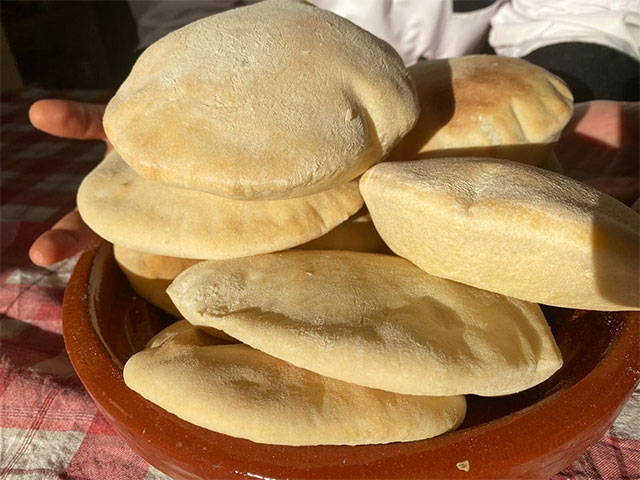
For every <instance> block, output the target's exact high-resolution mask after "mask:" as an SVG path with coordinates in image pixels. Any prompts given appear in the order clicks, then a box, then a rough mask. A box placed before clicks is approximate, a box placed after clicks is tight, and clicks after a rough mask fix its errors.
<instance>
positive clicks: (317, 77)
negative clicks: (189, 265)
mask: <svg viewBox="0 0 640 480" xmlns="http://www.w3.org/2000/svg"><path fill="white" fill-rule="evenodd" d="M417 117H418V105H417V99H416V94H415V87H414V86H413V82H412V81H411V79H410V78H409V74H408V72H407V70H406V69H405V68H404V65H403V63H402V59H401V58H400V56H399V55H398V54H397V53H396V52H395V51H394V50H393V49H392V48H391V47H390V46H389V45H388V44H386V43H385V42H384V41H382V40H380V39H378V38H376V37H374V36H373V35H371V34H370V33H368V32H366V31H364V30H362V29H361V28H359V27H357V26H356V25H354V24H352V23H351V22H349V21H348V20H346V19H344V18H341V17H339V16H337V15H335V14H333V13H331V12H328V11H325V10H321V9H319V8H315V7H313V6H312V5H309V4H308V3H306V2H304V1H302V0H299V1H292V0H269V1H264V2H260V3H259V4H257V5H253V6H249V7H245V8H237V9H233V10H230V11H228V12H224V13H221V14H217V15H214V16H211V17H208V18H204V19H202V20H199V21H197V22H194V23H192V24H190V25H187V26H186V27H184V28H181V29H179V30H176V31H174V32H172V33H170V34H169V35H167V36H166V37H164V38H162V39H160V40H159V41H157V42H156V43H154V44H153V45H151V46H150V47H149V48H147V49H146V50H145V51H144V53H142V55H141V56H140V58H139V59H138V61H137V62H136V64H135V65H134V67H133V70H132V71H131V73H130V75H129V77H128V78H127V79H126V80H125V82H124V83H123V84H122V86H121V87H120V89H119V90H118V92H117V93H116V95H115V96H114V97H113V99H112V100H111V101H110V102H109V105H108V106H107V110H106V112H105V115H104V128H105V131H106V133H107V136H108V137H109V140H110V141H111V143H112V144H113V145H114V147H115V149H116V150H118V152H120V154H121V155H122V157H123V158H124V159H125V161H126V162H127V163H128V164H129V165H130V166H131V167H132V168H133V169H134V170H135V171H136V172H137V173H138V174H140V175H142V176H144V177H146V178H148V179H151V180H155V181H158V182H162V183H165V184H167V185H173V186H178V187H182V188H187V189H195V190H201V191H205V192H210V193H214V194H217V195H221V196H225V197H229V198H235V199H241V200H246V199H253V200H256V199H282V198H293V197H300V196H305V195H310V194H313V193H317V192H321V191H324V190H328V189H331V188H336V187H338V186H340V185H342V184H344V183H346V182H348V181H350V180H353V179H354V178H356V177H357V176H359V175H360V174H361V173H362V172H364V171H365V170H366V169H367V168H368V167H370V166H371V165H373V164H375V163H377V162H379V161H381V160H382V159H383V157H385V156H386V155H387V154H388V153H389V151H390V150H391V148H393V147H394V146H395V144H396V143H397V142H398V141H399V140H400V138H402V136H403V135H404V134H406V132H408V131H409V130H410V129H411V127H412V126H413V124H414V123H415V121H416V119H417Z"/></svg>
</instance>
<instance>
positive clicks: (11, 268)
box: [0, 90, 640, 480]
mask: <svg viewBox="0 0 640 480" xmlns="http://www.w3.org/2000/svg"><path fill="white" fill-rule="evenodd" d="M47 97H49V98H50V97H58V98H68V99H73V100H83V101H92V102H100V101H104V100H106V99H107V98H108V94H107V93H106V92H87V91H84V92H44V91H40V90H26V91H22V92H18V93H13V94H3V95H2V98H1V101H2V104H1V109H0V113H1V137H0V141H1V151H0V154H1V162H2V163H1V165H2V170H1V175H0V180H1V183H2V189H1V197H0V201H1V205H2V207H1V208H2V210H1V221H2V223H1V234H2V240H1V244H0V245H1V265H2V267H1V272H0V288H1V293H0V314H1V315H2V317H1V320H0V480H3V479H34V480H35V479H38V480H40V479H66V480H76V479H78V480H79V479H114V480H115V479H128V480H129V479H130V480H137V479H146V480H151V479H166V478H168V477H166V476H165V475H163V474H162V473H160V472H158V471H157V470H155V469H154V468H153V467H150V466H149V465H148V464H147V463H146V462H145V461H144V460H142V459H141V458H140V457H138V456H137V455H136V454H135V453H134V452H133V451H132V450H131V449H130V448H129V447H128V446H127V445H126V444H125V443H124V442H123V441H122V440H121V439H120V438H119V437H118V436H117V435H116V434H115V432H114V431H113V429H112V428H111V427H110V426H109V424H108V423H107V422H106V420H105V419H104V417H103V416H102V415H101V414H100V413H99V412H98V411H97V409H96V407H95V405H94V404H93V401H92V400H91V398H90V397H89V395H88V394H87V393H86V392H85V390H84V388H83V386H82V384H81V383H80V380H79V379H78V378H77V376H76V375H75V373H74V371H73V369H72V367H71V363H70V362H69V358H68V356H67V353H66V351H65V348H64V342H63V339H62V297H63V293H64V287H65V285H66V282H67V280H68V279H69V275H70V274H71V271H72V269H73V267H74V265H75V262H76V260H77V258H73V259H69V260H65V261H62V262H60V263H59V264H57V265H54V266H52V267H50V268H39V267H36V266H34V265H33V264H31V263H30V261H29V259H28V256H27V252H28V249H29V246H30V245H31V243H32V242H33V240H35V238H36V237H37V236H38V235H39V234H40V233H42V232H44V231H45V230H46V229H47V228H49V227H50V226H51V225H53V223H55V221H56V220H57V219H59V218H60V217H61V216H62V215H63V214H64V213H66V212H68V211H70V210H71V209H72V208H73V206H74V204H75V191H76V189H77V187H78V185H79V183H80V180H81V179H82V177H83V176H84V175H86V174H87V173H88V172H89V171H90V170H91V169H92V168H93V167H94V166H95V165H96V164H97V163H98V161H99V160H100V159H101V157H102V154H103V153H104V145H103V144H101V143H100V142H84V141H75V140H62V139H57V138H54V137H51V136H49V135H46V134H44V133H40V132H38V131H36V130H35V129H33V128H32V127H31V126H30V125H29V121H28V118H27V111H28V107H29V105H30V104H31V103H32V102H33V101H35V100H38V99H40V98H47ZM553 478H554V480H560V479H580V480H583V479H611V480H614V479H615V480H621V479H629V480H631V479H640V390H637V391H636V392H635V393H634V395H633V396H632V398H631V399H630V401H629V402H628V403H627V405H626V407H625V409H624V410H623V411H622V413H621V415H620V416H619V417H618V419H617V420H616V422H615V424H614V425H613V427H612V428H611V429H610V430H609V432H607V434H606V435H605V436H604V437H603V438H602V439H601V440H600V441H599V442H598V443H597V444H596V445H595V446H593V447H592V448H591V449H589V450H588V451H587V452H586V453H585V454H584V455H583V456H582V458H581V459H580V460H579V461H577V462H575V463H574V464H573V465H571V467H569V468H567V469H566V470H564V471H563V472H560V473H558V474H557V475H556V476H555V477H553Z"/></svg>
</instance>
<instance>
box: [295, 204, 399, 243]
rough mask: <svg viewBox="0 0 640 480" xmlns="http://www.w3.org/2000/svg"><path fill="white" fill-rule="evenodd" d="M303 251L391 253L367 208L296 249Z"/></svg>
mask: <svg viewBox="0 0 640 480" xmlns="http://www.w3.org/2000/svg"><path fill="white" fill-rule="evenodd" d="M295 248H296V249H301V250H349V251H351V252H372V253H390V250H389V247H387V245H386V244H385V243H384V241H383V240H382V238H380V235H378V232H377V231H376V227H375V226H374V225H373V220H371V215H369V212H368V211H367V209H366V208H361V209H360V210H359V211H358V212H357V213H356V214H355V215H353V216H352V217H350V218H349V219H348V220H347V221H345V222H342V223H341V224H340V225H338V226H337V227H336V228H334V229H333V230H329V231H328V232H327V233H325V234H324V235H323V236H321V237H318V238H316V239H314V240H311V241H309V242H307V243H303V244H302V245H298V246H297V247H295Z"/></svg>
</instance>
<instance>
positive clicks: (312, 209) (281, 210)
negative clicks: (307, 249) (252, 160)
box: [77, 152, 362, 259]
mask: <svg viewBox="0 0 640 480" xmlns="http://www.w3.org/2000/svg"><path fill="white" fill-rule="evenodd" d="M77 202H78V210H79V212H80V215H81V216H82V219H83V220H84V221H85V222H86V223H87V225H89V227H91V229H92V230H93V231H95V232H96V233H97V234H98V235H100V236H101V237H103V238H105V239H107V240H109V241H110V242H112V243H114V244H117V245H121V246H123V247H126V248H129V249H132V250H138V251H143V252H148V253H154V254H156V255H165V256H171V257H180V258H191V259H203V258H232V257H240V256H245V255H256V254H259V253H265V252H270V251H277V250H283V249H286V248H291V247H294V246H296V245H300V244H302V243H305V242H307V241H309V240H312V239H314V238H317V237H319V236H321V235H323V234H325V233H326V232H328V231H329V230H331V229H332V228H334V227H335V226H337V225H339V224H340V223H342V222H344V221H345V220H346V219H347V218H349V216H351V215H353V214H354V213H355V212H356V211H358V209H360V207H361V206H362V197H361V196H360V194H359V192H358V185H357V182H351V183H348V184H345V185H343V186H341V187H338V188H335V189H333V190H329V191H326V192H321V193H317V194H315V195H310V196H308V197H301V198H296V199H291V200H273V201H254V202H248V201H242V200H230V199H227V198H222V197H217V196H215V195H211V194H209V193H203V192H196V191H190V190H183V189H180V188H174V187H169V186H166V185H162V184H160V183H157V182H152V181H150V180H147V179H145V178H143V177H141V176H139V175H137V174H136V173H135V172H134V171H133V170H131V168H129V167H128V166H127V164H126V163H124V162H123V161H122V160H121V159H120V157H119V156H118V154H117V153H115V152H113V153H111V154H109V155H108V156H107V157H106V158H105V159H104V160H103V161H102V163H100V165H98V166H97V167H96V168H95V169H94V170H93V171H92V172H91V173H90V174H89V175H88V176H87V177H85V179H84V180H83V181H82V184H81V185H80V188H79V190H78V198H77Z"/></svg>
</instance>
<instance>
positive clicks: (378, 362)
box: [168, 250, 562, 395]
mask: <svg viewBox="0 0 640 480" xmlns="http://www.w3.org/2000/svg"><path fill="white" fill-rule="evenodd" d="M168 293H169V296H170V297H171V299H172V300H173V302H174V303H175V305H176V306H177V307H178V310H180V313H181V314H182V315H183V316H184V318H185V319H187V320H188V321H189V322H191V323H192V324H193V325H196V326H200V325H204V326H210V327H214V328H218V329H220V330H223V331H224V332H226V333H227V334H229V335H231V336H232V337H234V338H237V339H238V340H239V341H241V342H243V343H246V344H248V345H251V346H252V347H254V348H256V349H258V350H261V351H263V352H266V353H268V354H269V355H273V356H274V357H277V358H280V359H283V360H285V361H287V362H290V363H292V364H294V365H296V366H299V367H302V368H306V369H308V370H311V371H313V372H316V373H319V374H321V375H326V376H328V377H332V378H336V379H339V380H343V381H346V382H350V383H355V384H358V385H363V386H367V387H372V388H379V389H382V390H388V391H391V392H397V393H404V394H412V395H458V394H466V393H476V394H478V395H506V394H510V393H514V392H518V391H520V390H524V389H526V388H529V387H532V386H534V385H536V384H538V383H540V382H542V381H543V380H545V379H546V378H548V377H549V376H550V375H551V374H553V373H554V372H555V371H556V370H557V369H558V368H560V366H561V364H562V359H561V355H560V352H559V350H558V348H557V346H556V344H555V342H554V340H553V337H552V335H551V331H550V330H549V327H548V325H547V323H546V321H545V319H544V317H543V315H542V312H541V311H540V308H539V307H538V305H535V304H531V303H528V302H523V301H520V300H515V299H512V298H508V297H505V296H503V295H498V294H495V293H490V292H485V291H482V290H478V289H475V288H473V287H469V286H467V285H462V284H460V283H455V282H451V281H449V280H445V279H442V278H437V277H433V276H431V275H428V274H426V273H425V272H423V271H421V270H420V269H419V268H418V267H416V266H415V265H413V264H412V263H411V262H409V261H407V260H405V259H403V258H400V257H396V256H392V255H380V254H372V253H356V252H346V251H332V252H322V251H294V250H291V251H288V252H282V253H275V254H269V255H261V256H257V257H249V258H243V259H235V260H225V261H209V262H201V263H198V264H197V265H194V266H193V267H191V268H189V269H187V270H185V271H184V272H183V273H181V274H180V275H179V276H178V277H177V278H176V279H175V280H174V282H173V283H172V284H171V285H170V286H169V289H168Z"/></svg>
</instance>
